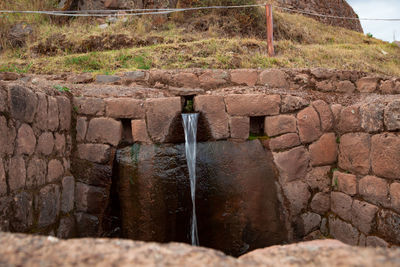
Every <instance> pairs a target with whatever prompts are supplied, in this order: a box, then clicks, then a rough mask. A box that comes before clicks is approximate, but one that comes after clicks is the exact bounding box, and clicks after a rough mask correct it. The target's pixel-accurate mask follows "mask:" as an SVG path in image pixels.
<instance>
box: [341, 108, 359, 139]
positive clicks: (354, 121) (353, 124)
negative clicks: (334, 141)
mask: <svg viewBox="0 0 400 267" xmlns="http://www.w3.org/2000/svg"><path fill="white" fill-rule="evenodd" d="M337 128H338V130H339V131H340V132H341V133H349V132H357V131H361V116H360V108H359V107H358V106H350V107H345V108H343V109H342V110H341V112H340V120H339V123H338V125H337Z"/></svg>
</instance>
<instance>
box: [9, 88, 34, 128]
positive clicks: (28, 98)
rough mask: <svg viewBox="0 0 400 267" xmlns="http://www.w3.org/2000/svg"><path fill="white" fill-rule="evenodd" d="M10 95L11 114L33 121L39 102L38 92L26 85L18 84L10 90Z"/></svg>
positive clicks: (23, 119)
mask: <svg viewBox="0 0 400 267" xmlns="http://www.w3.org/2000/svg"><path fill="white" fill-rule="evenodd" d="M8 97H9V101H10V111H11V116H12V117H13V118H14V119H16V120H20V121H23V122H27V123H31V122H33V119H34V118H35V114H36V109H37V102H38V100H37V97H36V94H34V93H33V92H32V91H31V90H29V89H27V88H25V87H22V86H18V85H16V86H12V87H11V88H10V89H9V90H8Z"/></svg>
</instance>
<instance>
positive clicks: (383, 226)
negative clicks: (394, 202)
mask: <svg viewBox="0 0 400 267" xmlns="http://www.w3.org/2000/svg"><path fill="white" fill-rule="evenodd" d="M399 225H400V215H399V214H396V213H394V212H392V211H389V210H380V211H379V213H378V233H379V235H380V236H382V237H384V238H385V240H387V241H389V242H393V243H396V244H399V243H400V227H399Z"/></svg>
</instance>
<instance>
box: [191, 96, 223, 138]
mask: <svg viewBox="0 0 400 267" xmlns="http://www.w3.org/2000/svg"><path fill="white" fill-rule="evenodd" d="M194 110H195V111H197V112H201V114H202V115H204V117H205V118H206V120H207V121H208V124H209V127H210V131H211V135H212V137H213V139H215V140H220V139H227V138H228V137H229V118H228V114H227V113H226V111H225V102H224V97H223V96H196V97H195V98H194Z"/></svg>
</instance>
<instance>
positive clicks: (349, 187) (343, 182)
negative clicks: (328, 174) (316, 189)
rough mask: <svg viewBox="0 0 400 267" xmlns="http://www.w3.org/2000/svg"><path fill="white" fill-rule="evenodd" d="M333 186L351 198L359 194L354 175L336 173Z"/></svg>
mask: <svg viewBox="0 0 400 267" xmlns="http://www.w3.org/2000/svg"><path fill="white" fill-rule="evenodd" d="M332 185H333V186H336V185H337V189H338V190H339V191H341V192H343V193H346V194H348V195H350V196H354V195H355V194H357V178H356V176H355V175H353V174H348V173H343V172H339V171H335V172H334V173H333V182H332Z"/></svg>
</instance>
